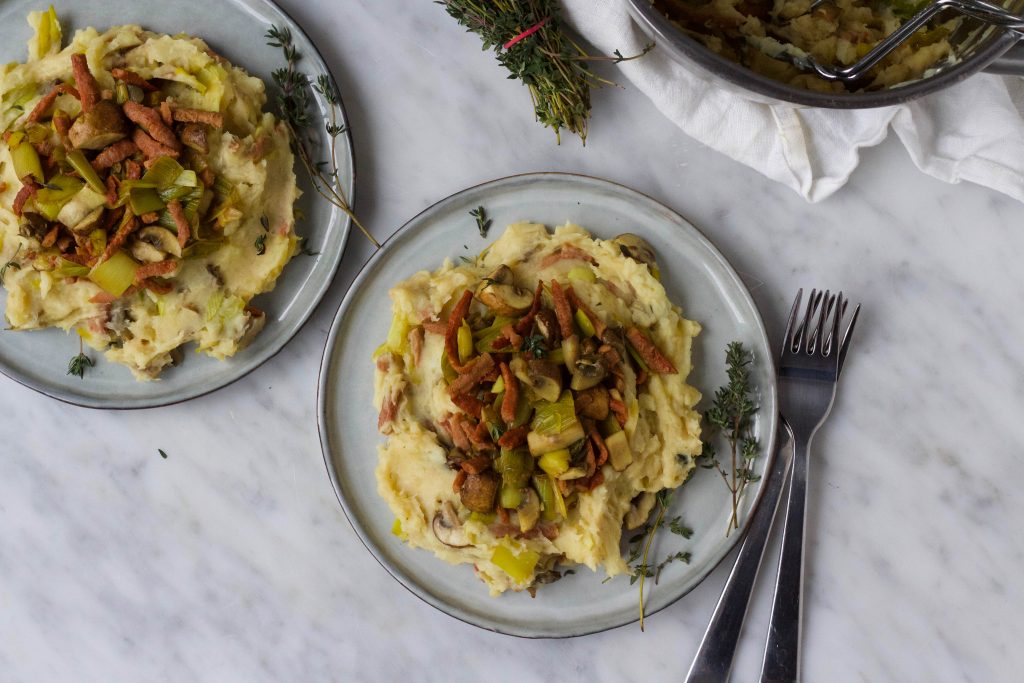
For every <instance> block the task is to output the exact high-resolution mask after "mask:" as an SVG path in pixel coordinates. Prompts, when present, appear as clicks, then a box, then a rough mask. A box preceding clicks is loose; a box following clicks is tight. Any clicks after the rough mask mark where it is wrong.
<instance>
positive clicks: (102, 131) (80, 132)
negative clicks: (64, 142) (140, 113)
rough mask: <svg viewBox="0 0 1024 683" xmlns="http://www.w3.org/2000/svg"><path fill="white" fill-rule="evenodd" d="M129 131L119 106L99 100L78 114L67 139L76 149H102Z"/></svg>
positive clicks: (121, 138) (126, 134) (123, 136)
mask: <svg viewBox="0 0 1024 683" xmlns="http://www.w3.org/2000/svg"><path fill="white" fill-rule="evenodd" d="M130 132H131V127H130V126H129V125H128V120H127V119H125V117H124V114H122V113H121V108H120V107H119V106H117V105H116V104H114V103H113V102H110V101H109V100H100V101H99V102H97V103H96V104H94V105H93V107H92V109H90V110H89V111H87V112H85V113H83V114H82V115H81V116H79V117H78V118H77V119H76V120H75V122H74V123H73V124H72V125H71V130H69V131H68V139H69V140H70V141H71V144H72V145H74V146H75V148H77V149H103V148H104V147H106V146H108V145H112V144H114V143H115V142H117V141H118V140H123V139H124V138H126V137H127V136H128V133H130Z"/></svg>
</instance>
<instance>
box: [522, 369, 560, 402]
mask: <svg viewBox="0 0 1024 683" xmlns="http://www.w3.org/2000/svg"><path fill="white" fill-rule="evenodd" d="M525 381H526V383H527V384H528V385H529V387H530V388H531V389H533V393H535V394H536V395H537V398H541V399H544V400H545V401H551V402H554V401H557V400H558V397H559V396H561V395H562V371H561V370H560V369H559V367H558V366H557V365H556V364H555V363H552V362H551V361H549V360H530V361H527V362H526V380H525Z"/></svg>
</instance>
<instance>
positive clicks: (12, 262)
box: [0, 243, 21, 280]
mask: <svg viewBox="0 0 1024 683" xmlns="http://www.w3.org/2000/svg"><path fill="white" fill-rule="evenodd" d="M19 252H21V244H20V243H19V244H18V248H17V249H15V250H14V254H13V255H11V258H10V260H9V261H8V262H7V263H5V264H4V265H3V267H2V268H0V280H3V279H4V276H5V275H7V269H8V268H14V269H15V270H18V269H19V268H21V264H20V263H18V262H17V261H15V259H16V258H18V253H19Z"/></svg>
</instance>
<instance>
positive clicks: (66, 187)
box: [35, 175, 85, 221]
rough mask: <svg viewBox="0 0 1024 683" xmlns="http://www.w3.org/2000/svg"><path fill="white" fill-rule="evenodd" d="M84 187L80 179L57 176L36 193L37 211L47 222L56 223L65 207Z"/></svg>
mask: <svg viewBox="0 0 1024 683" xmlns="http://www.w3.org/2000/svg"><path fill="white" fill-rule="evenodd" d="M84 185H85V183H83V182H82V181H81V180H79V179H78V178H72V177H71V176H66V175H59V176H55V177H53V178H51V179H50V182H49V183H47V184H46V186H44V187H43V189H41V190H39V191H38V192H36V196H35V205H36V209H37V210H38V211H39V213H40V214H42V215H43V216H45V217H46V220H49V221H55V220H57V214H59V213H60V210H61V209H62V208H63V207H64V205H65V204H67V203H68V202H69V201H71V198H72V197H74V196H75V195H76V194H78V191H79V190H81V189H82V187H84Z"/></svg>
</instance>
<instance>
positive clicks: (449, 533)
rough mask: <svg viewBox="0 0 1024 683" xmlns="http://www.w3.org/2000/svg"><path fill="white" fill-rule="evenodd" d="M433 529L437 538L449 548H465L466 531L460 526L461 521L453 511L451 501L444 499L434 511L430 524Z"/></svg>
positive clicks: (467, 542) (466, 542)
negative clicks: (442, 503)
mask: <svg viewBox="0 0 1024 683" xmlns="http://www.w3.org/2000/svg"><path fill="white" fill-rule="evenodd" d="M430 527H431V529H433V530H434V536H436V537H437V540H439V541H441V543H444V544H445V545H446V546H448V547H450V548H465V547H466V546H468V545H469V539H468V538H467V537H466V531H465V529H463V528H462V521H461V520H460V519H459V515H458V513H457V512H455V506H454V505H452V503H451V501H449V500H446V501H445V502H444V505H442V506H441V509H440V510H438V511H437V512H436V513H434V520H433V522H431V524H430Z"/></svg>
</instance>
